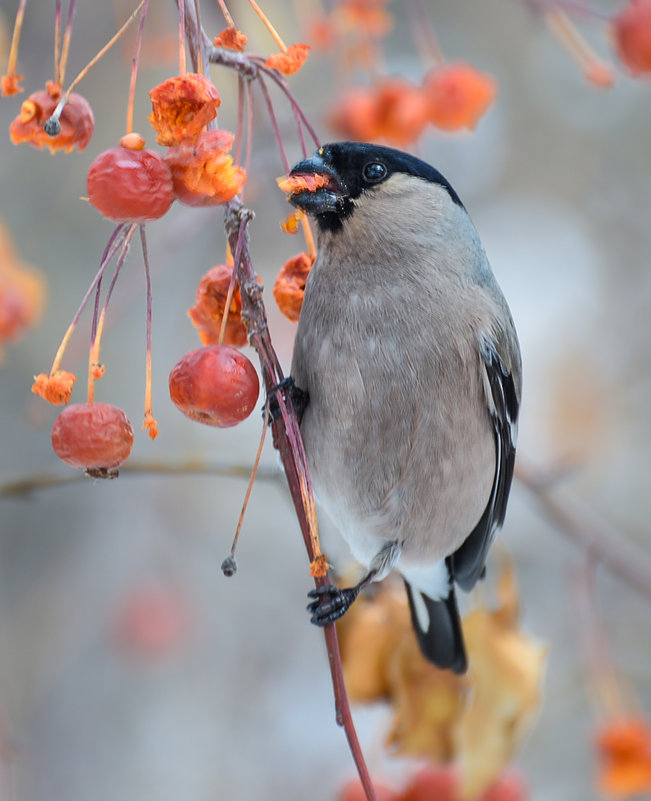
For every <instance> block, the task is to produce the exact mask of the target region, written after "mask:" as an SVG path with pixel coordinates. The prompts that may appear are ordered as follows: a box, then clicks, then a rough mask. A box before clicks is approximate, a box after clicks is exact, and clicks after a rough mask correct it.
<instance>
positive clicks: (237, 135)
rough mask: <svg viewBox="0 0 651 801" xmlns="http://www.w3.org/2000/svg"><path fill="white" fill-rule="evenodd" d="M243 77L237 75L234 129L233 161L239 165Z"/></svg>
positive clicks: (242, 118) (242, 123)
mask: <svg viewBox="0 0 651 801" xmlns="http://www.w3.org/2000/svg"><path fill="white" fill-rule="evenodd" d="M245 91H246V88H245V85H244V78H243V77H242V76H241V75H238V76H237V129H236V131H235V163H236V164H237V165H241V163H242V161H241V159H242V134H243V132H244V92H245Z"/></svg>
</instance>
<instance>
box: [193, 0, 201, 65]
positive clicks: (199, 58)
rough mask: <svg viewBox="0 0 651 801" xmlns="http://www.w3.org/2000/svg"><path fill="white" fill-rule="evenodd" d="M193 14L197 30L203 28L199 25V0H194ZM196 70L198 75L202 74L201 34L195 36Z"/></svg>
mask: <svg viewBox="0 0 651 801" xmlns="http://www.w3.org/2000/svg"><path fill="white" fill-rule="evenodd" d="M194 16H195V20H196V25H197V29H198V30H200V31H201V30H203V28H202V27H201V17H200V16H199V0H194ZM196 56H197V58H196V61H197V72H198V73H199V75H203V53H202V47H201V36H199V37H198V38H197V54H196Z"/></svg>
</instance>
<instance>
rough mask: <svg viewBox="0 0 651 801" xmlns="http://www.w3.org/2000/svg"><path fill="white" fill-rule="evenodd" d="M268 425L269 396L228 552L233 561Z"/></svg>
mask: <svg viewBox="0 0 651 801" xmlns="http://www.w3.org/2000/svg"><path fill="white" fill-rule="evenodd" d="M268 427H269V398H267V400H266V402H265V405H264V420H263V423H262V434H261V435H260V443H259V444H258V450H257V453H256V455H255V461H254V462H253V467H252V468H251V475H250V477H249V483H248V484H247V487H246V492H245V493H244V500H243V501H242V511H241V512H240V516H239V518H238V521H237V526H236V527H235V536H234V537H233V544H232V545H231V549H230V551H229V553H228V559H229V560H231V561H232V562H233V563H234V561H235V551H236V550H237V545H238V543H239V541H240V533H241V531H242V524H243V523H244V515H245V514H246V510H247V507H248V505H249V499H250V497H251V491H252V490H253V484H254V483H255V479H256V476H257V474H258V467H260V459H261V458H262V449H263V448H264V442H265V439H266V437H267V428H268Z"/></svg>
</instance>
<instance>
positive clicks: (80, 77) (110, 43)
mask: <svg viewBox="0 0 651 801" xmlns="http://www.w3.org/2000/svg"><path fill="white" fill-rule="evenodd" d="M145 2H147V0H140V3H139V4H138V7H137V8H136V9H135V11H134V12H133V13H132V14H131V16H130V17H129V18H128V19H127V21H126V22H125V23H124V25H123V26H122V27H121V28H120V30H119V31H118V32H117V33H116V34H115V35H114V36H113V37H111V39H109V41H108V42H107V43H106V44H105V45H104V47H103V48H102V49H101V50H100V51H99V53H97V54H96V55H95V56H93V58H92V59H91V60H90V61H89V62H88V64H86V66H85V67H84V68H83V70H82V71H81V72H80V73H79V75H77V77H76V78H75V79H74V81H73V82H72V83H71V84H70V86H69V87H68V88H67V89H66V92H65V94H64V95H63V97H62V98H61V100H60V101H59V103H58V104H57V107H56V108H55V109H54V111H53V112H52V116H51V117H50V119H49V120H47V122H50V120H53V121H58V119H59V117H60V116H61V112H62V111H63V107H64V106H65V104H66V103H67V102H68V98H69V97H70V93H71V92H72V90H73V89H74V88H75V86H77V84H78V83H79V82H80V81H81V80H83V79H84V78H85V77H86V75H88V73H89V72H90V71H91V69H92V68H93V67H94V66H95V64H97V62H98V61H99V60H100V59H101V58H102V57H103V56H104V55H105V54H106V53H107V52H108V51H109V50H110V49H111V48H112V47H113V45H114V44H115V43H116V42H117V41H118V39H119V38H120V37H121V36H122V34H123V33H124V32H125V31H126V29H127V28H128V27H129V25H130V24H131V23H132V22H133V20H134V19H135V18H136V16H137V15H138V12H139V11H140V9H141V8H142V7H143V5H144V4H145ZM46 124H47V123H46Z"/></svg>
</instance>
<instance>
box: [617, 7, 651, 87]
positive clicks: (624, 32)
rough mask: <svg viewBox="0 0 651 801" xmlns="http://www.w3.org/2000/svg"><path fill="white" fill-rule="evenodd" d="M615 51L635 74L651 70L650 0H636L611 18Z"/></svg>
mask: <svg viewBox="0 0 651 801" xmlns="http://www.w3.org/2000/svg"><path fill="white" fill-rule="evenodd" d="M613 36H614V39H615V47H616V48H617V53H618V55H619V57H620V59H621V60H622V63H624V64H625V65H626V66H627V67H628V68H629V70H630V71H631V72H632V73H633V74H634V75H637V74H639V73H641V72H651V0H637V2H632V3H629V5H628V6H627V7H626V8H623V9H622V10H621V11H620V12H619V14H617V16H616V17H615V18H614V20H613Z"/></svg>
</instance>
